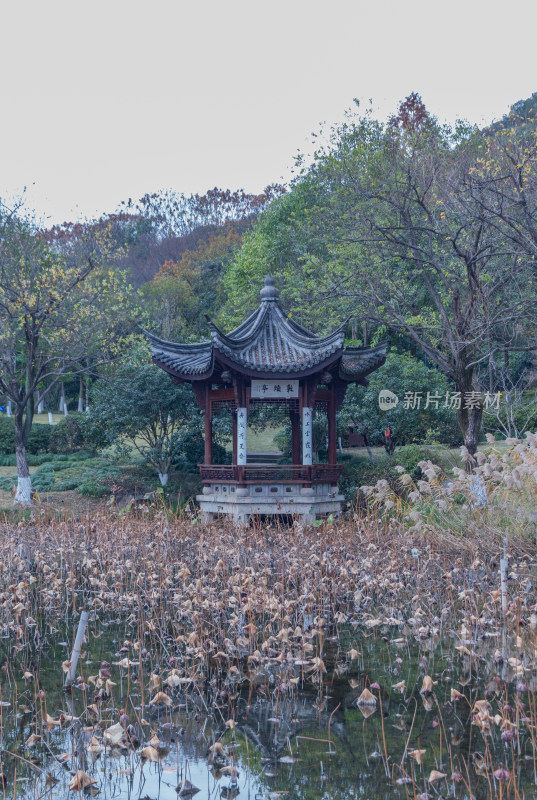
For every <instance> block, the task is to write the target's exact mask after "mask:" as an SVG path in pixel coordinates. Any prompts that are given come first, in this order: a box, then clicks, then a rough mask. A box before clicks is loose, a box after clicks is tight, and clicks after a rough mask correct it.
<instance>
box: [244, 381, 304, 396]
mask: <svg viewBox="0 0 537 800" xmlns="http://www.w3.org/2000/svg"><path fill="white" fill-rule="evenodd" d="M298 384H299V381H296V380H291V381H288V380H281V381H274V380H265V381H258V380H253V381H252V386H251V395H250V396H251V397H256V398H261V397H266V398H269V399H270V400H273V399H274V398H280V399H281V398H284V397H298Z"/></svg>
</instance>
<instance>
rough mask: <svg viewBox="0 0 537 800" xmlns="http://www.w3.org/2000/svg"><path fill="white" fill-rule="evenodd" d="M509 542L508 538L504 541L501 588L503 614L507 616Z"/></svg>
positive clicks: (501, 559) (501, 560)
mask: <svg viewBox="0 0 537 800" xmlns="http://www.w3.org/2000/svg"><path fill="white" fill-rule="evenodd" d="M508 546H509V540H508V539H507V537H506V538H505V539H504V540H503V558H500V587H501V594H502V614H503V615H504V617H505V615H506V614H507V570H508V568H509V559H508V558H507V548H508Z"/></svg>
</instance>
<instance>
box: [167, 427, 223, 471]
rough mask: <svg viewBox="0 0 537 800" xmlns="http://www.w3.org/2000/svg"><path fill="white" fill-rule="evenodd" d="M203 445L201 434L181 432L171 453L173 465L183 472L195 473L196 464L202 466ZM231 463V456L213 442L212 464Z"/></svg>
mask: <svg viewBox="0 0 537 800" xmlns="http://www.w3.org/2000/svg"><path fill="white" fill-rule="evenodd" d="M204 458H205V443H204V441H203V437H202V435H201V433H199V432H198V431H190V430H188V429H186V430H183V431H181V432H180V433H179V434H178V436H177V439H176V444H175V447H174V452H173V462H172V463H173V465H174V467H175V468H176V469H180V470H184V471H185V472H197V471H198V464H203V461H204ZM229 463H231V454H230V453H229V452H228V451H227V450H226V449H225V448H224V447H222V446H221V445H219V444H218V443H217V442H214V441H213V464H229Z"/></svg>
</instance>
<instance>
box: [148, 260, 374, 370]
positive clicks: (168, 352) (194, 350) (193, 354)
mask: <svg viewBox="0 0 537 800" xmlns="http://www.w3.org/2000/svg"><path fill="white" fill-rule="evenodd" d="M278 296H279V292H278V290H277V289H276V287H275V286H274V282H273V280H272V278H271V277H270V276H269V277H267V278H266V279H265V285H264V287H263V289H262V290H261V304H260V305H259V307H258V308H257V309H256V311H254V313H253V314H251V315H250V316H249V317H248V319H246V320H245V321H244V322H243V323H242V324H241V325H239V326H238V327H237V328H235V329H234V330H233V331H231V332H230V333H227V334H225V333H223V332H222V331H221V330H219V328H217V326H216V325H214V324H213V323H212V322H209V327H210V330H211V339H210V341H208V342H200V343H198V344H180V343H176V342H168V341H165V340H164V339H159V338H158V337H157V336H154V335H153V334H150V333H147V334H146V335H147V337H148V339H149V341H150V343H151V347H152V349H151V355H152V357H153V361H154V362H155V364H157V365H158V366H160V367H162V369H164V370H166V372H169V373H170V374H172V375H174V376H176V377H178V378H181V379H182V380H187V381H188V380H190V381H192V380H199V379H202V378H208V377H210V376H212V374H213V373H214V372H215V371H218V372H221V371H222V369H224V370H225V369H235V370H237V371H238V372H241V373H243V374H247V375H251V376H252V377H255V376H262V375H264V376H267V377H270V376H271V375H273V376H274V377H283V376H284V375H287V376H289V375H290V374H296V375H297V376H300V375H310V374H313V373H314V372H317V371H321V370H322V369H328V368H330V367H331V366H332V365H335V363H336V362H339V377H340V378H341V379H343V380H346V381H355V380H357V379H359V378H360V377H362V376H364V375H366V374H368V373H369V372H372V371H373V370H374V369H377V368H378V367H379V366H381V365H382V364H383V363H384V361H385V358H386V346H385V345H380V346H378V347H376V348H348V349H347V350H344V341H345V328H346V326H347V320H346V321H345V322H344V323H343V324H342V325H340V326H339V327H338V328H336V329H335V330H334V331H333V332H332V333H330V334H329V335H328V336H324V337H318V336H315V335H314V334H313V333H311V332H310V331H308V330H306V328H304V327H303V326H302V325H299V324H298V323H297V322H295V321H294V320H293V319H292V318H291V317H290V316H289V315H288V314H287V313H286V312H285V311H284V310H283V309H282V307H281V306H280V303H279V301H278Z"/></svg>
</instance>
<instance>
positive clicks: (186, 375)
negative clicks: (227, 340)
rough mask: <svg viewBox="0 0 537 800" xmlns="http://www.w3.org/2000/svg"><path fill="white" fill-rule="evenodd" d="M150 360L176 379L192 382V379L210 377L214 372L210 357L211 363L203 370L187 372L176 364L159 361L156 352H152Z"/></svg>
mask: <svg viewBox="0 0 537 800" xmlns="http://www.w3.org/2000/svg"><path fill="white" fill-rule="evenodd" d="M151 360H152V361H153V364H155V365H156V366H157V367H160V368H161V369H163V370H164V372H167V373H168V375H171V376H172V377H174V378H177V379H179V380H181V381H188V382H189V383H192V382H193V381H203V380H206V379H207V378H210V377H211V375H212V374H213V372H214V363H213V360H212V359H211V363H210V365H209V367H208V368H207V369H206V370H204V371H203V372H188V371H185V370H184V369H182V368H181V366H180V365H178V364H174V363H166V362H164V361H161V360H160V359H159V356H158V354H152V355H151Z"/></svg>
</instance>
